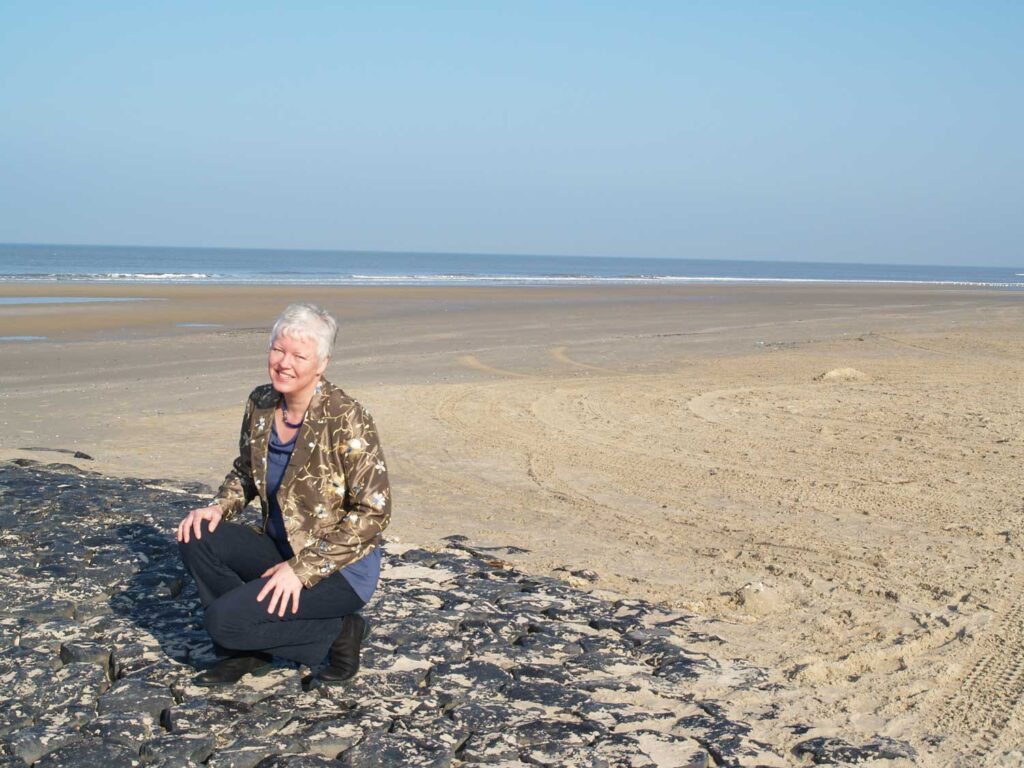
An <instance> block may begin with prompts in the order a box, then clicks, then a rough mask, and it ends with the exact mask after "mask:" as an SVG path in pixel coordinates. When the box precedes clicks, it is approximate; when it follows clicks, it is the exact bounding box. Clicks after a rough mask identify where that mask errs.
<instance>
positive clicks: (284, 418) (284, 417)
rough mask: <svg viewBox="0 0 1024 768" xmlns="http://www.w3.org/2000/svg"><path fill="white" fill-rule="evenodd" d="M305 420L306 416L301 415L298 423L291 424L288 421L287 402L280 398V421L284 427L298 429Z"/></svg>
mask: <svg viewBox="0 0 1024 768" xmlns="http://www.w3.org/2000/svg"><path fill="white" fill-rule="evenodd" d="M305 420H306V414H305V413H303V414H302V418H301V419H299V423H298V424H292V423H291V422H290V421H288V401H287V400H285V399H284V398H283V397H282V398H281V421H283V422H284V425H285V426H286V427H291V428H292V429H298V428H299V427H301V426H302V422H304V421H305Z"/></svg>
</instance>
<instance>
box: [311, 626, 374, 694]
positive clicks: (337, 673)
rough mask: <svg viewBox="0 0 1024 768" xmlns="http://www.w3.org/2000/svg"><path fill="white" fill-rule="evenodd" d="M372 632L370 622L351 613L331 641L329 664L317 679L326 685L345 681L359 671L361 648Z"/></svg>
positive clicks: (328, 656) (328, 655)
mask: <svg viewBox="0 0 1024 768" xmlns="http://www.w3.org/2000/svg"><path fill="white" fill-rule="evenodd" d="M369 634H370V622H368V621H367V620H366V619H364V618H363V617H362V616H361V615H359V614H358V613H350V614H349V615H348V616H346V617H345V620H344V621H343V622H342V624H341V632H340V633H339V634H338V637H337V638H335V640H334V642H333V643H331V650H330V653H328V654H327V666H326V667H324V668H323V669H322V670H321V671H320V674H319V675H317V680H318V681H319V682H321V683H324V684H325V685H335V684H337V683H343V682H345V681H346V680H350V679H351V678H353V677H355V674H356V672H358V671H359V648H360V646H362V644H363V640H365V639H366V638H367V637H368V636H369Z"/></svg>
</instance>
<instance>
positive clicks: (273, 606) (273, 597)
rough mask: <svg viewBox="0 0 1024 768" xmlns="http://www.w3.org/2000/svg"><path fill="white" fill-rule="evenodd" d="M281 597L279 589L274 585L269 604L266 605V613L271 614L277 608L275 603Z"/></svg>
mask: <svg viewBox="0 0 1024 768" xmlns="http://www.w3.org/2000/svg"><path fill="white" fill-rule="evenodd" d="M280 597H281V588H280V587H278V586H277V585H276V584H275V585H274V594H272V595H271V596H270V603H268V604H267V613H273V612H274V610H275V609H276V608H277V601H278V599H279V598H280Z"/></svg>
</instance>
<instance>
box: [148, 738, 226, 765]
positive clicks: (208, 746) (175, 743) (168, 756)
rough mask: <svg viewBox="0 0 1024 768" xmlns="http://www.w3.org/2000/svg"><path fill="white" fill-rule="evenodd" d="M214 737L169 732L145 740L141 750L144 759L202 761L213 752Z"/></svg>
mask: <svg viewBox="0 0 1024 768" xmlns="http://www.w3.org/2000/svg"><path fill="white" fill-rule="evenodd" d="M213 745H214V739H213V736H211V735H208V734H192V733H186V734H168V735H166V736H157V737H156V738H154V739H150V740H149V741H145V742H143V744H142V747H141V749H140V750H139V755H141V756H142V758H143V759H144V760H147V761H150V762H152V761H155V760H158V759H159V760H175V761H183V762H192V763H201V762H203V761H204V760H206V758H208V757H209V756H210V755H211V754H213Z"/></svg>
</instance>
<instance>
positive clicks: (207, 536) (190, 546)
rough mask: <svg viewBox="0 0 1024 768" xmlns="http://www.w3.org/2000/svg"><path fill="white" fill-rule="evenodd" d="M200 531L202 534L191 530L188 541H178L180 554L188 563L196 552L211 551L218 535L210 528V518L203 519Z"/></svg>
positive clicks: (183, 560)
mask: <svg viewBox="0 0 1024 768" xmlns="http://www.w3.org/2000/svg"><path fill="white" fill-rule="evenodd" d="M200 533H202V536H196V535H195V531H189V535H188V541H179V542H178V554H179V555H180V556H181V560H182V562H184V563H185V564H186V565H188V563H189V560H190V558H192V557H194V556H195V554H196V552H206V551H209V547H210V544H211V543H212V540H213V537H214V536H216V531H211V530H210V522H209V521H208V520H203V521H202V523H200Z"/></svg>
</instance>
